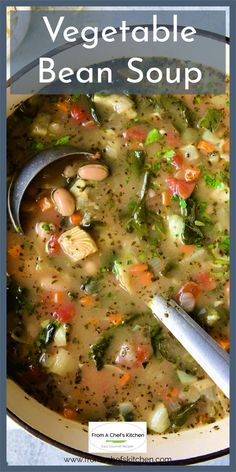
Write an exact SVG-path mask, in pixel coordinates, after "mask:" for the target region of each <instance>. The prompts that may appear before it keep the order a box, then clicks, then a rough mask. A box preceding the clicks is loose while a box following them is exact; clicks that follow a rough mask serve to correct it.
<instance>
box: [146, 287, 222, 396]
mask: <svg viewBox="0 0 236 472" xmlns="http://www.w3.org/2000/svg"><path fill="white" fill-rule="evenodd" d="M149 307H150V309H151V310H152V313H153V315H154V317H155V318H158V319H159V320H161V321H162V323H163V324H164V325H165V326H166V327H167V328H168V330H169V331H171V333H172V334H173V335H174V336H175V337H176V338H177V339H178V341H179V342H180V343H181V344H182V345H183V346H184V348H185V349H186V350H187V351H188V352H189V354H191V356H192V357H193V358H194V359H195V360H196V361H197V362H198V364H199V365H200V366H201V367H202V368H203V369H204V370H205V372H206V373H207V374H208V375H209V377H211V379H212V380H213V381H214V382H215V383H216V385H218V387H219V388H220V389H221V390H222V392H223V393H224V394H225V396H226V397H228V398H229V396H230V368H229V360H230V356H229V354H228V353H227V352H226V351H224V349H222V348H221V347H220V346H219V345H218V344H217V342H216V341H215V340H214V339H213V338H212V337H211V336H210V335H209V334H208V333H207V332H206V331H204V329H202V328H201V326H199V324H198V323H196V321H194V320H193V319H192V318H191V316H189V315H188V314H187V313H186V312H185V311H184V310H183V309H182V308H181V307H180V306H179V305H178V304H177V303H176V302H175V301H174V300H168V301H167V300H165V299H164V298H163V297H162V296H160V295H155V296H154V298H153V299H152V300H151V301H150V302H149Z"/></svg>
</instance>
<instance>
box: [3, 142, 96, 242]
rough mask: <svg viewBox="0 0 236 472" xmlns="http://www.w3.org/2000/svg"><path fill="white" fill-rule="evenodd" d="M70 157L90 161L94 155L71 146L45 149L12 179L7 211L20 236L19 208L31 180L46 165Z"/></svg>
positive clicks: (21, 230) (21, 231)
mask: <svg viewBox="0 0 236 472" xmlns="http://www.w3.org/2000/svg"><path fill="white" fill-rule="evenodd" d="M72 156H75V157H76V156H78V157H79V158H80V159H81V158H82V157H84V158H86V159H91V160H92V158H93V156H94V154H92V153H90V152H84V151H79V150H78V149H77V148H76V147H73V146H60V147H54V148H51V149H47V150H45V151H42V152H40V153H39V154H37V155H36V156H34V157H33V158H32V159H30V160H29V161H28V162H27V163H26V165H25V166H24V167H23V169H22V170H21V171H20V172H19V174H18V175H17V176H15V177H14V178H13V180H12V182H11V184H10V187H9V190H8V211H9V215H10V218H11V221H12V224H13V226H14V228H15V230H16V231H18V232H20V233H22V234H23V232H24V231H23V229H22V226H21V222H20V206H21V202H22V199H23V196H24V194H25V191H26V190H27V188H28V186H29V185H30V183H31V182H32V180H33V179H34V178H35V177H36V176H37V174H39V172H41V171H42V170H43V169H44V168H45V167H47V166H48V165H50V164H52V163H53V162H55V161H58V160H59V159H62V158H66V157H72Z"/></svg>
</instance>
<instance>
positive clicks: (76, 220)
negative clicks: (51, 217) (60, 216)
mask: <svg viewBox="0 0 236 472" xmlns="http://www.w3.org/2000/svg"><path fill="white" fill-rule="evenodd" d="M69 221H70V223H71V224H72V225H79V224H80V223H81V221H82V216H81V215H80V213H73V215H71V216H70V218H69Z"/></svg>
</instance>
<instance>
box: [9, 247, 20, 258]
mask: <svg viewBox="0 0 236 472" xmlns="http://www.w3.org/2000/svg"><path fill="white" fill-rule="evenodd" d="M23 251H24V249H23V248H22V247H21V245H20V244H15V246H13V247H12V248H10V249H8V254H9V256H11V257H14V258H15V259H17V257H19V256H20V255H21V254H23Z"/></svg>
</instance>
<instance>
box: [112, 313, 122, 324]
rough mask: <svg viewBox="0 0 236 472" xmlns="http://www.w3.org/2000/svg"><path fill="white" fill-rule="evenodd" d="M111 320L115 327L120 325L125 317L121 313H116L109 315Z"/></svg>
mask: <svg viewBox="0 0 236 472" xmlns="http://www.w3.org/2000/svg"><path fill="white" fill-rule="evenodd" d="M109 320H110V322H111V323H112V324H114V325H116V326H117V325H120V324H121V323H122V321H123V315H122V314H121V313H114V314H111V315H109Z"/></svg>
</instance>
